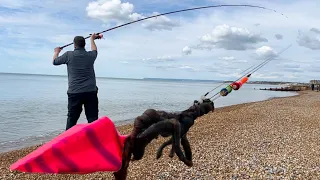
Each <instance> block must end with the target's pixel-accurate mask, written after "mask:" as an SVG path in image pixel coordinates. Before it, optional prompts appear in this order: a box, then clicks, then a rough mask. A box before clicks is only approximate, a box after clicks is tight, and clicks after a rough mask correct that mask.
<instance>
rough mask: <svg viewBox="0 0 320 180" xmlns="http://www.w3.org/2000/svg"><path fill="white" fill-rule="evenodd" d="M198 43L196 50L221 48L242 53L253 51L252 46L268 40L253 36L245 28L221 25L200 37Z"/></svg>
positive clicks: (256, 35)
mask: <svg viewBox="0 0 320 180" xmlns="http://www.w3.org/2000/svg"><path fill="white" fill-rule="evenodd" d="M200 41H201V43H200V44H199V45H198V46H197V48H198V49H208V50H212V49H214V48H221V49H225V50H237V51H244V50H247V49H254V45H256V44H258V43H260V42H268V39H266V38H264V37H261V36H260V35H258V34H254V33H252V32H250V31H249V30H248V29H246V28H239V27H231V26H229V25H226V24H223V25H218V26H216V27H215V28H214V29H213V30H212V32H211V33H209V34H206V35H204V36H202V37H201V38H200Z"/></svg>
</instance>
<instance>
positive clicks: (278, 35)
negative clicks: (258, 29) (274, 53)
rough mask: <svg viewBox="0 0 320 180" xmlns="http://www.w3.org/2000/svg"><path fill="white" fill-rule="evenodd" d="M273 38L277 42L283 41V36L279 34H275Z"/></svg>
mask: <svg viewBox="0 0 320 180" xmlns="http://www.w3.org/2000/svg"><path fill="white" fill-rule="evenodd" d="M274 37H275V38H276V39H278V40H280V39H283V36H282V35H281V34H276V35H274Z"/></svg>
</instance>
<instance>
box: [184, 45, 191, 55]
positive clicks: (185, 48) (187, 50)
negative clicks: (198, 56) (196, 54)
mask: <svg viewBox="0 0 320 180" xmlns="http://www.w3.org/2000/svg"><path fill="white" fill-rule="evenodd" d="M182 53H183V54H185V55H189V54H191V53H192V50H191V49H190V48H189V47H188V46H185V47H184V48H183V49H182Z"/></svg>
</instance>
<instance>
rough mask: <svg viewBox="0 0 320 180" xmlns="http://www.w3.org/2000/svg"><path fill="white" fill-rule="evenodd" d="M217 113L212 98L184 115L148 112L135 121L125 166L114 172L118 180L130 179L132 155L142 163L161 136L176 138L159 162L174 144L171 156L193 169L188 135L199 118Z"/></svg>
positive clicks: (171, 141) (127, 144)
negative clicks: (148, 146) (129, 171)
mask: <svg viewBox="0 0 320 180" xmlns="http://www.w3.org/2000/svg"><path fill="white" fill-rule="evenodd" d="M213 111H214V103H213V102H212V101H210V100H209V99H206V100H203V102H201V103H200V102H198V101H195V102H194V104H193V105H192V106H191V107H190V108H188V109H187V110H185V111H182V112H180V113H167V112H165V111H156V110H154V109H148V110H146V111H145V112H144V113H143V114H142V115H141V116H138V117H137V118H136V119H135V122H134V128H133V130H132V132H131V134H130V136H129V137H128V138H127V140H126V142H125V148H124V152H123V159H122V167H121V169H120V170H119V171H118V172H116V173H114V175H115V177H116V179H119V180H120V179H125V178H126V175H127V168H128V167H129V162H130V159H131V156H132V155H133V159H132V160H140V159H141V158H142V157H143V155H144V151H145V148H146V146H147V145H148V144H149V143H150V142H151V141H152V140H153V139H155V138H157V137H158V136H159V135H161V136H162V137H169V136H172V137H171V139H170V140H168V141H166V142H165V143H163V144H162V145H161V146H160V147H159V149H158V151H157V159H158V158H160V157H161V155H162V151H163V149H164V148H165V147H166V146H168V145H170V144H172V149H171V153H170V157H173V155H174V153H176V154H177V156H178V157H179V159H180V160H181V161H182V162H184V163H185V164H186V165H187V166H192V165H193V163H192V152H191V147H190V144H189V141H188V138H187V132H188V131H189V129H190V128H191V126H192V125H193V124H194V121H195V120H196V119H197V118H198V117H201V116H203V115H204V114H207V113H209V112H213ZM180 141H181V144H182V146H183V149H184V151H185V156H184V155H183V152H182V150H181V148H180Z"/></svg>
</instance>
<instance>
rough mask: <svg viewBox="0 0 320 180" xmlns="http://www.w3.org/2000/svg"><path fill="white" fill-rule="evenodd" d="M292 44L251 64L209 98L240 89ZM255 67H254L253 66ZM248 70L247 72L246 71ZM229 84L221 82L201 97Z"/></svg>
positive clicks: (214, 98)
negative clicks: (255, 63) (256, 63)
mask: <svg viewBox="0 0 320 180" xmlns="http://www.w3.org/2000/svg"><path fill="white" fill-rule="evenodd" d="M291 46H292V44H290V45H288V46H287V47H286V48H284V49H282V50H281V51H280V52H279V53H277V54H276V55H270V56H269V57H268V58H266V60H264V61H263V62H261V63H260V64H258V65H256V66H255V65H253V66H250V67H249V68H247V69H246V70H244V71H242V72H241V73H240V74H244V75H242V76H241V77H240V78H238V79H237V80H235V81H233V82H232V83H230V84H229V85H227V86H226V87H225V88H222V89H221V90H220V91H219V92H217V93H216V94H214V95H213V96H211V97H210V98H209V99H212V101H215V100H217V99H218V98H219V97H221V96H222V97H224V96H227V95H228V94H230V93H231V92H232V90H235V91H237V90H239V89H240V88H241V87H242V86H243V84H245V83H246V82H247V81H248V80H249V77H250V76H251V75H252V74H253V73H255V72H256V71H258V70H259V69H260V68H262V67H263V66H265V65H266V64H268V63H269V62H270V61H272V60H273V59H274V58H275V57H277V56H279V55H280V54H282V53H283V52H285V51H286V50H288V49H289V48H290V47H291ZM253 67H254V68H253ZM245 72H247V73H245ZM224 84H227V83H226V82H224V83H221V84H220V85H218V86H216V87H215V88H213V89H212V90H210V91H209V92H207V93H206V94H205V95H203V96H202V97H201V99H202V100H203V99H206V96H207V95H208V94H209V93H210V92H212V91H214V90H215V89H217V88H219V87H221V86H222V85H224Z"/></svg>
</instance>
